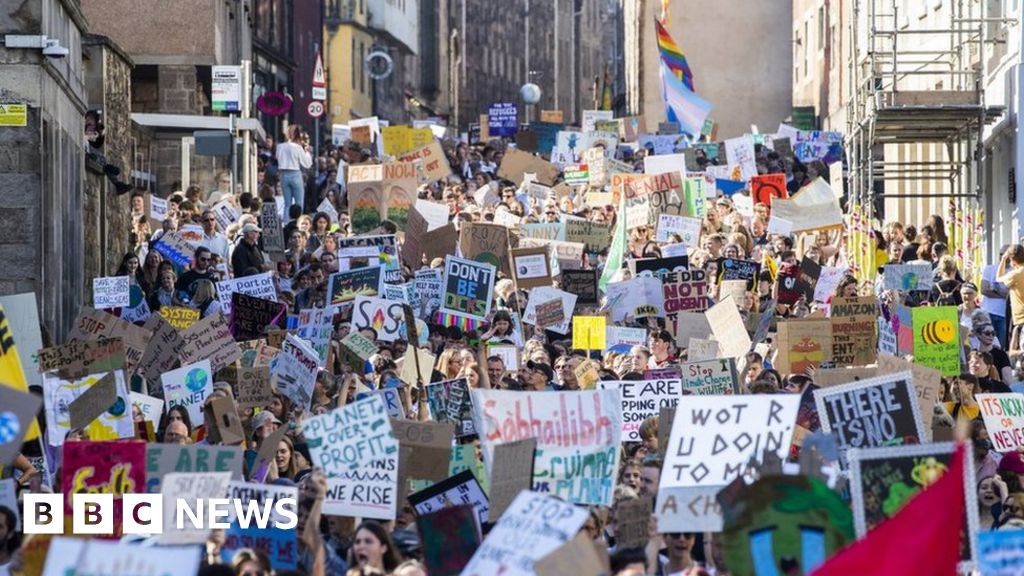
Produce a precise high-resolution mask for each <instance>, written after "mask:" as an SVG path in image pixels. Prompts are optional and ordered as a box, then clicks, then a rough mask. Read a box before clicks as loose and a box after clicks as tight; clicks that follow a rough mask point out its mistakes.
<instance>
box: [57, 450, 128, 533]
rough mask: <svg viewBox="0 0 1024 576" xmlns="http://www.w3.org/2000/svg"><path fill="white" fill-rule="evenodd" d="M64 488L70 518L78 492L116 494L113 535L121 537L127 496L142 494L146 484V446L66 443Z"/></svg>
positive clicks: (66, 512) (64, 452)
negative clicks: (72, 502) (124, 503)
mask: <svg viewBox="0 0 1024 576" xmlns="http://www.w3.org/2000/svg"><path fill="white" fill-rule="evenodd" d="M62 454H63V459H62V461H61V462H62V464H61V486H62V487H64V514H65V515H66V517H67V518H69V519H70V518H71V499H72V496H73V495H74V494H76V493H105V494H113V495H114V510H113V516H114V534H115V535H120V534H121V514H122V499H121V497H122V496H123V495H124V494H134V493H141V492H142V491H143V490H142V488H143V487H144V486H145V485H146V443H145V442H141V441H138V440H125V441H123V442H98V441H92V440H80V441H76V442H66V443H64V447H63V449H62Z"/></svg>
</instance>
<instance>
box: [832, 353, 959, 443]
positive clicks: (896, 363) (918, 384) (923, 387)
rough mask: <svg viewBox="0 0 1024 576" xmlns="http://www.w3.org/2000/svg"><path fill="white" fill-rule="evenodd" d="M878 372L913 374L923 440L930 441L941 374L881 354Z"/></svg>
mask: <svg viewBox="0 0 1024 576" xmlns="http://www.w3.org/2000/svg"><path fill="white" fill-rule="evenodd" d="M878 370H879V372H880V373H882V374H895V373H896V372H903V371H905V370H910V371H911V372H912V373H913V374H914V389H915V391H916V392H917V407H918V408H919V409H920V410H921V423H922V424H923V425H924V434H925V439H927V440H930V439H931V437H932V417H933V416H934V414H935V412H934V411H933V408H934V407H935V403H936V402H938V401H939V397H940V395H941V394H942V392H941V390H942V372H940V371H938V370H935V369H934V368H929V367H927V366H922V365H920V364H914V363H911V362H907V361H906V360H903V359H902V358H897V357H895V356H891V355H889V354H881V353H880V354H879V355H878ZM817 380H818V376H817V375H815V381H817Z"/></svg>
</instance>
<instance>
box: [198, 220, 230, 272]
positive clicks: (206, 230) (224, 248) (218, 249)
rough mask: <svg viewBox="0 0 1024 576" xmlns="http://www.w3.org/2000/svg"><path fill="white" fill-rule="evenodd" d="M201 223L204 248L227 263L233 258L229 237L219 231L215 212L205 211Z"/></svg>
mask: <svg viewBox="0 0 1024 576" xmlns="http://www.w3.org/2000/svg"><path fill="white" fill-rule="evenodd" d="M200 222H201V223H202V225H203V246H206V247H207V248H209V249H210V251H211V252H213V253H214V254H216V255H218V256H220V258H221V260H223V261H225V262H227V261H228V258H229V257H230V256H231V245H230V244H228V239H227V237H225V236H224V234H222V233H221V232H220V231H219V230H218V229H217V217H216V216H214V215H213V211H212V210H205V211H204V212H203V215H202V216H201V217H200Z"/></svg>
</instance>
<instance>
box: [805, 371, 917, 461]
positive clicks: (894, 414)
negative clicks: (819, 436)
mask: <svg viewBox="0 0 1024 576" xmlns="http://www.w3.org/2000/svg"><path fill="white" fill-rule="evenodd" d="M912 378H913V374H912V373H911V372H910V371H906V372H899V373H896V374H887V375H884V376H878V377H876V378H871V379H868V380H861V381H859V382H852V383H850V384H841V385H839V386H832V387H830V388H821V389H819V390H815V391H814V401H815V403H816V404H817V408H818V416H819V418H820V419H821V430H822V431H823V432H826V433H834V434H835V436H836V440H837V443H838V445H839V448H840V450H841V451H846V450H848V449H850V448H874V447H878V446H893V445H902V444H917V443H920V442H921V439H922V438H924V437H925V436H924V426H923V425H922V423H921V412H920V410H919V409H918V407H917V393H916V391H915V390H914V385H913V383H912V382H913V381H912Z"/></svg>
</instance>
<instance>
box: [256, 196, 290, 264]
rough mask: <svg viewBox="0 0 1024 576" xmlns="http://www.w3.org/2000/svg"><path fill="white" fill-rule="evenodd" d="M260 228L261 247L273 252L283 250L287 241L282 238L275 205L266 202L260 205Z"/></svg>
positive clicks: (279, 219)
mask: <svg viewBox="0 0 1024 576" xmlns="http://www.w3.org/2000/svg"><path fill="white" fill-rule="evenodd" d="M260 229H261V230H263V234H262V239H263V249H264V250H266V251H267V252H269V253H271V254H273V253H275V252H284V251H285V248H287V242H286V241H285V239H284V233H283V230H282V224H281V218H280V216H278V215H277V206H275V204H274V203H273V202H267V203H265V204H263V206H261V207H260Z"/></svg>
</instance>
